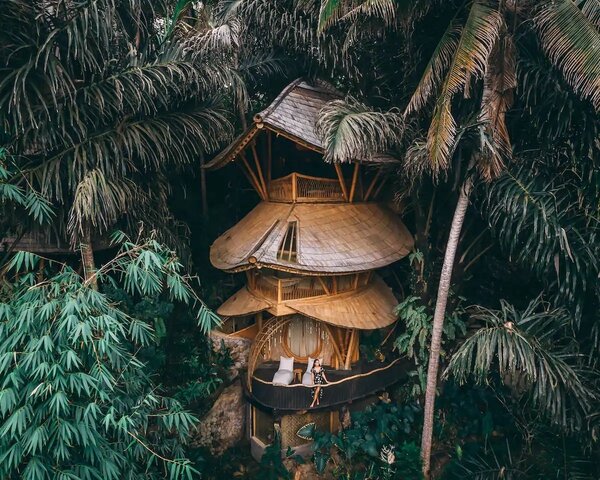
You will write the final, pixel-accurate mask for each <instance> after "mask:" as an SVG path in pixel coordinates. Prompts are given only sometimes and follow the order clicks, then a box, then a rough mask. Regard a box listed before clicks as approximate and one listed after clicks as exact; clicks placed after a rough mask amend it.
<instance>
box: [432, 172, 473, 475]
mask: <svg viewBox="0 0 600 480" xmlns="http://www.w3.org/2000/svg"><path fill="white" fill-rule="evenodd" d="M472 188H473V182H472V180H471V179H467V180H466V182H465V183H464V185H463V186H462V188H461V189H460V195H459V196H458V202H457V204H456V210H455V211H454V218H453V219H452V226H451V228H450V235H449V237H448V244H447V245H446V253H445V255H444V264H443V266H442V272H441V275H440V284H439V287H438V294H437V300H436V303H435V312H434V314H433V330H432V334H431V346H430V348H429V366H428V369H427V389H426V391H425V412H424V419H423V437H422V440H421V459H422V461H423V475H424V477H425V478H426V479H429V478H430V477H429V475H430V467H431V443H432V440H433V413H434V406H435V394H436V390H437V378H438V368H439V362H440V345H441V343H442V332H443V329H444V317H445V315H446V304H447V302H448V292H449V290H450V283H451V282H450V281H451V279H452V269H453V267H454V258H455V257H456V250H457V248H458V241H459V238H460V232H461V230H462V226H463V222H464V219H465V213H466V211H467V207H468V205H469V196H470V194H471V190H472Z"/></svg>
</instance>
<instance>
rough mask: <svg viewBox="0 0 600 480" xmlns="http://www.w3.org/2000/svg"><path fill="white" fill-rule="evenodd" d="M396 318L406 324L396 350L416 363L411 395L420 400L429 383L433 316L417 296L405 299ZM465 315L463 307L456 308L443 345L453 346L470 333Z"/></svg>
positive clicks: (395, 343) (447, 319)
mask: <svg viewBox="0 0 600 480" xmlns="http://www.w3.org/2000/svg"><path fill="white" fill-rule="evenodd" d="M396 315H397V316H398V318H399V319H400V320H401V321H402V322H403V324H404V327H405V331H404V332H403V333H402V334H400V335H399V336H398V337H397V338H396V340H395V342H394V348H395V349H397V350H398V352H399V353H400V354H401V355H406V356H407V357H408V358H410V359H412V360H414V361H415V370H413V371H411V372H409V376H410V377H412V378H413V379H414V382H413V385H412V390H411V395H412V396H414V397H417V396H419V395H421V394H422V393H423V392H424V391H425V384H426V381H427V378H426V376H427V362H428V360H429V353H428V346H429V344H430V340H431V331H432V328H433V316H432V315H431V313H430V312H429V309H428V308H427V306H425V305H423V304H422V302H421V299H420V298H418V297H414V296H409V297H407V298H405V299H404V300H403V301H402V302H401V303H400V304H399V305H398V306H397V307H396ZM463 315H464V312H463V311H462V309H461V308H457V309H455V310H454V311H453V312H452V314H451V315H450V316H449V317H448V318H446V321H445V322H444V332H443V337H442V345H449V344H451V342H454V341H456V340H457V338H459V337H460V336H464V335H465V333H466V323H465V322H464V320H463V319H462V316H463ZM440 354H441V356H442V358H444V357H446V356H447V354H448V352H447V348H446V349H442V350H441V352H440Z"/></svg>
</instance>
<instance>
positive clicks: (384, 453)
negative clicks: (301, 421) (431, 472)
mask: <svg viewBox="0 0 600 480" xmlns="http://www.w3.org/2000/svg"><path fill="white" fill-rule="evenodd" d="M420 413H421V409H420V407H419V406H418V405H416V404H407V405H398V404H395V403H390V402H387V403H386V402H380V403H377V404H375V405H370V406H368V407H366V408H365V410H364V411H362V412H355V413H353V414H352V425H351V427H350V428H347V429H344V430H342V431H341V432H340V433H339V434H338V435H335V434H331V433H325V432H319V431H315V432H313V435H314V446H313V448H314V454H313V461H314V463H315V467H316V469H317V471H318V472H321V473H322V472H324V471H325V468H326V467H327V464H328V463H330V462H334V465H335V466H334V474H335V475H337V478H339V479H340V480H342V479H346V478H352V479H356V480H359V479H368V478H380V477H378V475H381V478H390V479H410V480H413V479H420V478H422V476H421V466H420V457H419V449H418V447H417V446H416V445H415V444H414V443H413V442H412V441H411V440H412V438H411V437H413V436H415V435H414V434H415V433H416V432H414V425H415V423H417V422H418V421H419V419H420ZM333 451H335V455H333V454H332V452H333ZM339 457H341V458H340V461H339V462H338V460H336V459H337V458H339Z"/></svg>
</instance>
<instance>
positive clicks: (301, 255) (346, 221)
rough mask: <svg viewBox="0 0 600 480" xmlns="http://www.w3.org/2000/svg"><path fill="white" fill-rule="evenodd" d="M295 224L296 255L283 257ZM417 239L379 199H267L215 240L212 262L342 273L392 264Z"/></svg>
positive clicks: (233, 266) (238, 266) (225, 265)
mask: <svg viewBox="0 0 600 480" xmlns="http://www.w3.org/2000/svg"><path fill="white" fill-rule="evenodd" d="M293 222H296V225H295V229H296V233H295V240H294V242H293V243H294V245H293V247H292V248H294V249H295V254H294V255H293V256H292V257H290V256H289V255H285V256H282V255H281V248H282V245H283V244H284V243H285V242H284V240H285V237H286V235H289V228H290V224H291V223H293ZM413 243H414V240H413V237H412V235H411V234H410V232H409V231H408V229H407V228H406V227H405V226H404V224H403V223H402V222H401V221H400V219H399V218H398V217H397V216H396V215H395V214H394V213H393V212H391V211H390V210H389V209H387V208H386V207H384V206H382V205H379V204H376V203H343V204H284V203H274V202H262V203H260V204H259V205H258V206H256V207H255V208H254V210H252V211H251V212H250V213H249V214H248V215H246V217H244V218H243V219H242V220H241V221H240V222H239V223H237V224H236V225H235V226H233V227H232V228H230V229H229V230H228V231H227V232H225V233H224V234H223V235H221V236H220V237H219V238H218V239H217V240H216V241H215V242H214V243H213V245H212V246H211V249H210V260H211V262H212V264H213V265H214V266H215V267H216V268H219V269H221V270H227V271H242V270H246V269H248V268H252V267H258V268H261V267H268V268H272V269H275V270H283V271H288V272H292V273H304V274H309V275H310V274H313V275H319V274H324V273H333V274H342V273H352V272H361V271H367V270H375V269H377V268H381V267H384V266H386V265H389V264H391V263H393V262H395V261H397V260H400V259H401V258H403V257H405V256H406V255H408V253H409V252H410V250H411V249H412V247H413ZM289 247H290V244H287V247H286V248H289ZM282 257H283V258H282ZM290 258H291V259H290Z"/></svg>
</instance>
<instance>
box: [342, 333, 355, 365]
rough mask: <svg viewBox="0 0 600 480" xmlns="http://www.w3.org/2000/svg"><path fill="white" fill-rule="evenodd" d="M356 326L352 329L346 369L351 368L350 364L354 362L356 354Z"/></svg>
mask: <svg viewBox="0 0 600 480" xmlns="http://www.w3.org/2000/svg"><path fill="white" fill-rule="evenodd" d="M356 332H357V330H356V328H354V329H352V334H351V335H350V345H348V352H347V353H346V363H345V364H344V370H350V366H351V364H352V356H353V355H354V344H355V342H356V338H357V337H356Z"/></svg>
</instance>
